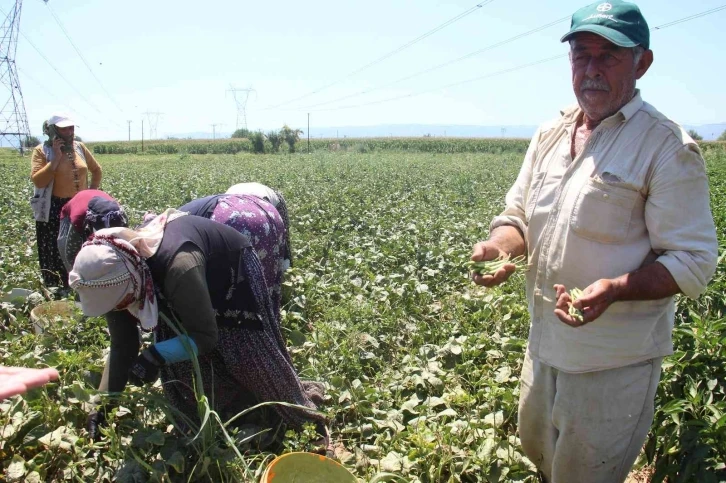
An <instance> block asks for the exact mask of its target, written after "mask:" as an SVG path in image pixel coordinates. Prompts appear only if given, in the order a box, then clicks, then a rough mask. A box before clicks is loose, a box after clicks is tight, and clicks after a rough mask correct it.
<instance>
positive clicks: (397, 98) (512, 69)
mask: <svg viewBox="0 0 726 483" xmlns="http://www.w3.org/2000/svg"><path fill="white" fill-rule="evenodd" d="M724 9H726V5H722V6H720V7H716V8H712V9H710V10H706V11H704V12H701V13H697V14H694V15H690V16H688V17H683V18H680V19H678V20H674V21H672V22H668V23H665V24H661V25H658V26H656V27H651V29H650V31H651V32H653V31H656V30H663V29H666V28H668V27H672V26H674V25H678V24H681V23H684V22H687V21H689V20H694V19H697V18H700V17H704V16H706V15H711V14H713V13H716V12H718V11H720V10H724ZM568 55H569V53H568V54H560V55H555V56H553V57H548V58H545V59H540V60H536V61H534V62H530V63H527V64H523V65H518V66H516V67H511V68H509V69H504V70H500V71H496V72H492V73H489V74H485V75H482V76H479V77H474V78H472V79H467V80H463V81H459V82H454V83H452V84H447V85H444V86H439V87H435V88H433V89H427V90H424V91H419V92H413V93H409V94H404V95H401V96H395V97H389V98H387V99H381V100H378V101H372V102H366V103H361V104H356V105H348V106H339V107H332V108H328V109H313V111H315V112H322V111H338V110H343V109H355V108H359V107H366V106H373V105H377V104H384V103H387V102H392V101H397V100H400V99H405V98H408V97H416V96H420V95H422V94H428V93H429V92H436V91H440V90H442V89H448V88H450V87H456V86H459V85H462V84H468V83H469V82H474V81H478V80H482V79H487V78H490V77H495V76H498V75H502V74H506V73H509V72H513V71H516V70H520V69H524V68H527V67H532V66H535V65H539V64H543V63H545V62H550V61H553V60H556V59H561V58H564V57H567V56H568Z"/></svg>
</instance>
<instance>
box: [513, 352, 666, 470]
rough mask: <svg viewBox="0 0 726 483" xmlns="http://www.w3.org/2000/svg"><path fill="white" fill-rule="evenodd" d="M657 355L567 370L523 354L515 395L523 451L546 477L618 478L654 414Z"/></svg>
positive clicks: (629, 464)
mask: <svg viewBox="0 0 726 483" xmlns="http://www.w3.org/2000/svg"><path fill="white" fill-rule="evenodd" d="M662 361H663V358H662V357H659V358H655V359H650V360H648V361H645V362H641V363H638V364H634V365H631V366H626V367H620V368H617V369H609V370H606V371H597V372H586V373H579V374H571V373H566V372H562V371H559V370H557V369H555V368H553V367H550V366H548V365H546V364H543V363H541V362H539V361H538V360H536V359H535V360H533V359H531V358H530V357H529V354H527V356H526V357H525V360H524V366H523V368H522V380H521V389H520V396H519V436H520V439H521V441H522V449H523V450H524V454H525V455H527V457H528V458H529V459H530V460H531V461H532V462H533V463H534V464H536V465H537V467H538V468H539V469H540V471H542V473H543V474H544V476H545V478H546V479H547V481H548V482H549V483H620V482H623V481H625V478H626V477H627V476H628V472H629V471H630V468H631V467H632V466H633V463H634V462H635V459H636V458H637V457H638V453H639V452H640V449H641V448H642V446H643V443H644V442H645V438H646V437H647V435H648V430H649V429H650V425H651V423H652V422H653V401H654V399H655V391H656V388H657V387H658V380H659V379H660V369H661V362H662Z"/></svg>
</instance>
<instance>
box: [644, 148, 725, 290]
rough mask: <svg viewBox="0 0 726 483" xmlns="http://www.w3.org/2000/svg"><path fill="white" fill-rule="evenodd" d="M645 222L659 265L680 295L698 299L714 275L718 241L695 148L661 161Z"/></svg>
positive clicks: (703, 171) (697, 152)
mask: <svg viewBox="0 0 726 483" xmlns="http://www.w3.org/2000/svg"><path fill="white" fill-rule="evenodd" d="M645 222H646V226H647V227H648V232H649V236H650V241H651V246H652V247H653V251H655V252H656V253H658V254H659V255H660V256H659V257H658V259H657V260H656V261H658V262H660V263H661V264H662V265H664V266H665V267H666V268H667V269H668V271H669V272H670V274H671V275H672V276H673V278H674V280H675V281H676V283H677V284H678V287H679V288H680V289H681V291H682V292H683V293H684V294H686V295H687V296H689V297H692V298H695V297H698V296H699V295H700V294H701V293H703V292H704V291H705V290H706V285H707V284H708V282H709V280H711V277H712V276H713V274H714V272H715V271H716V264H717V261H718V240H717V238H716V227H715V226H714V222H713V216H712V215H711V208H710V196H709V188H708V177H707V175H706V167H705V162H704V160H703V158H702V157H701V153H700V151H699V149H698V147H697V146H696V145H695V144H687V145H684V146H682V147H680V148H679V149H677V150H676V151H675V152H674V153H673V154H672V155H669V156H667V157H666V158H665V159H664V160H663V162H661V163H659V164H658V165H657V166H656V168H655V172H654V174H653V178H652V180H651V185H650V191H649V194H648V200H647V202H646V206H645Z"/></svg>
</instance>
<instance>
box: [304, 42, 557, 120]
mask: <svg viewBox="0 0 726 483" xmlns="http://www.w3.org/2000/svg"><path fill="white" fill-rule="evenodd" d="M568 55H569V54H558V55H555V56H553V57H547V58H546V59H540V60H535V61H534V62H530V63H528V64H523V65H518V66H516V67H511V68H509V69H504V70H499V71H496V72H491V73H489V74H485V75H482V76H479V77H474V78H471V79H467V80H463V81H458V82H454V83H452V84H447V85H445V86H439V87H434V88H433V89H427V90H425V91H419V92H412V93H410V94H403V95H401V96H395V97H389V98H387V99H381V100H379V101H373V102H365V103H362V104H355V105H349V106H340V107H331V108H328V109H315V111H316V112H320V111H338V110H343V109H354V108H357V107H366V106H373V105H376V104H384V103H386V102H392V101H397V100H399V99H405V98H407V97H416V96H420V95H422V94H428V93H429V92H436V91H440V90H442V89H448V88H449V87H456V86H460V85H462V84H468V83H469V82H474V81H478V80H482V79H488V78H490V77H496V76H498V75H502V74H507V73H509V72H514V71H515V70H521V69H525V68H527V67H532V66H535V65H539V64H544V63H545V62H550V61H553V60H556V59H562V58H564V57H567V56H568Z"/></svg>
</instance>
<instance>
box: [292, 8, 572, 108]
mask: <svg viewBox="0 0 726 483" xmlns="http://www.w3.org/2000/svg"><path fill="white" fill-rule="evenodd" d="M569 18H570V16H569V15H568V16H566V17H562V18H560V19H557V20H554V21H552V22H550V23H547V24H545V25H542V26H540V27H537V28H535V29H532V30H528V31H527V32H524V33H521V34H519V35H516V36H514V37H511V38H508V39H506V40H502V41H501V42H497V43H496V44H492V45H489V46H487V47H484V48H482V49H479V50H475V51H474V52H470V53H468V54H466V55H462V56H461V57H457V58H456V59H453V60H450V61H447V62H444V63H443V64H438V65H435V66H433V67H429V68H428V69H424V70H421V71H418V72H416V73H414V74H411V75H408V76H405V77H401V78H400V79H397V80H395V81H392V82H389V83H387V84H383V85H380V86H377V87H372V88H370V89H366V90H363V91H360V92H355V93H353V94H349V95H347V96H343V97H339V98H337V99H333V100H332V101H326V102H321V103H318V104H313V105H312V106H307V107H303V108H300V110H308V109H313V108H316V107H318V106H325V105H328V104H332V103H334V102H339V101H342V100H345V99H350V98H351V97H358V96H361V95H363V94H369V93H371V92H374V91H377V90H380V89H384V88H386V87H390V86H392V85H395V84H399V83H401V82H403V81H407V80H410V79H413V78H415V77H418V76H421V75H424V74H428V73H429V72H433V71H435V70H438V69H441V68H443V67H447V66H449V65H451V64H455V63H457V62H461V61H462V60H466V59H468V58H470V57H474V56H475V55H479V54H482V53H484V52H487V51H489V50H492V49H495V48H497V47H501V46H503V45H506V44H508V43H510V42H514V41H515V40H519V39H521V38H523V37H527V36H528V35H532V34H534V33H537V32H540V31H542V30H544V29H547V28H549V27H552V26H554V25H557V24H559V23H562V22H564V21H565V20H569Z"/></svg>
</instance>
